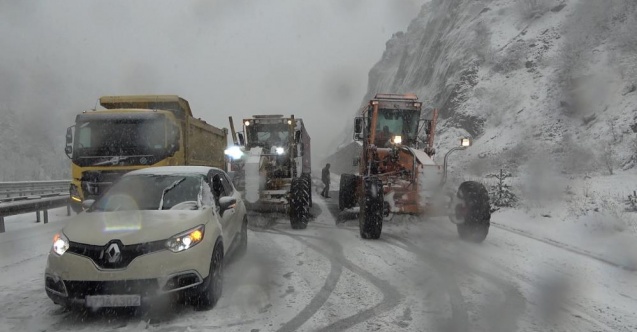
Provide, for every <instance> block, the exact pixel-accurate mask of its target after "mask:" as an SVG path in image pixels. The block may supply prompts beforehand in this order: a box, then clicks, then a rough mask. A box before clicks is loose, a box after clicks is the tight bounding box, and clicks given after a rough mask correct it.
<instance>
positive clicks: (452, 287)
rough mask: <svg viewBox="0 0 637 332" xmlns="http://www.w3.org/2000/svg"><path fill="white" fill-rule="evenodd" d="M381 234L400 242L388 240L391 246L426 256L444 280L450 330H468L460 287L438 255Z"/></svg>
mask: <svg viewBox="0 0 637 332" xmlns="http://www.w3.org/2000/svg"><path fill="white" fill-rule="evenodd" d="M383 236H385V237H388V238H390V239H392V240H394V241H397V242H398V243H400V244H397V243H392V242H390V241H388V243H389V244H391V245H393V246H396V247H398V248H401V249H403V250H405V251H407V252H410V253H412V254H415V255H416V256H418V257H427V258H428V261H427V263H432V264H433V266H434V268H435V269H436V271H438V272H439V273H440V274H441V279H442V280H443V281H444V285H445V287H446V292H447V294H448V295H449V302H450V305H451V322H450V323H451V324H450V329H451V331H469V330H470V329H469V315H468V313H467V309H466V305H465V302H464V298H463V296H462V293H461V292H460V287H459V286H458V282H457V281H456V278H454V274H453V273H452V272H451V269H449V268H448V267H447V266H445V264H441V262H439V258H438V257H435V256H433V255H431V254H429V253H427V252H425V251H424V250H422V249H420V248H419V247H418V246H416V245H414V244H412V243H411V242H409V241H408V240H406V239H403V238H401V237H399V236H396V235H393V234H387V233H383ZM401 244H402V245H401Z"/></svg>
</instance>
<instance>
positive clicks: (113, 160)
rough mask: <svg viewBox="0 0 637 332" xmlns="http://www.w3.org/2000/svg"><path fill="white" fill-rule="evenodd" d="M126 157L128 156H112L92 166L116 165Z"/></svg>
mask: <svg viewBox="0 0 637 332" xmlns="http://www.w3.org/2000/svg"><path fill="white" fill-rule="evenodd" d="M126 159H128V156H114V157H113V158H111V159H109V160H105V161H100V162H98V163H95V164H93V165H92V166H101V165H108V164H111V165H117V164H119V162H120V161H124V160H126Z"/></svg>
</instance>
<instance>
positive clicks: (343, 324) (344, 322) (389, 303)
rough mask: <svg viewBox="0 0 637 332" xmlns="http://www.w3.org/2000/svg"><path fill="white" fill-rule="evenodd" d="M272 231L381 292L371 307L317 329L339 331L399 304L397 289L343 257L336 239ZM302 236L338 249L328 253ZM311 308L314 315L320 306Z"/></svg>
mask: <svg viewBox="0 0 637 332" xmlns="http://www.w3.org/2000/svg"><path fill="white" fill-rule="evenodd" d="M273 231H274V232H277V233H280V234H283V235H287V236H289V237H290V238H292V239H294V240H297V241H299V242H301V243H303V244H305V245H306V246H308V247H309V248H311V249H313V250H314V251H316V252H319V253H320V254H322V255H324V256H325V257H328V258H329V259H330V262H331V261H332V260H334V261H335V262H337V263H338V264H340V265H341V266H342V267H345V268H347V269H349V270H350V271H352V272H353V273H355V274H358V275H360V276H361V277H363V278H364V279H365V280H367V281H368V282H370V283H371V284H372V285H374V287H376V288H378V289H379V290H380V291H381V293H382V294H383V300H382V301H381V302H380V303H378V304H376V305H375V306H373V307H371V308H368V309H365V310H363V311H361V312H359V313H356V314H354V315H351V316H348V317H345V318H343V319H340V320H338V321H335V322H333V323H331V324H329V325H328V326H325V327H323V328H321V329H318V330H317V331H341V330H345V329H348V328H351V327H352V326H354V325H356V324H359V323H361V322H364V321H366V320H368V319H370V318H373V317H375V316H376V315H378V314H380V313H383V312H387V311H389V310H391V309H393V308H395V307H396V306H398V304H400V300H401V299H402V295H401V294H400V292H399V291H398V289H397V288H395V287H394V286H392V285H391V284H390V283H389V282H388V281H386V280H382V279H380V278H378V277H376V276H375V275H374V274H372V273H371V272H368V271H367V270H365V269H363V268H361V267H360V266H358V265H356V264H354V263H353V262H352V261H350V260H348V259H347V258H345V255H344V254H343V247H342V246H341V244H340V243H338V242H336V241H333V240H330V239H327V238H323V237H318V236H312V235H297V234H292V233H288V232H285V231H281V230H277V229H274V230H273ZM304 238H311V239H315V240H318V241H323V242H325V243H326V244H327V245H328V248H337V249H338V250H334V253H333V254H334V255H330V253H329V252H328V251H327V250H325V249H324V248H322V247H319V246H317V245H315V244H313V243H311V242H309V241H307V240H305V239H304ZM332 291H333V289H332ZM313 300H314V299H313ZM326 300H327V297H325V301H326ZM325 301H323V303H321V306H322V305H323V304H324V303H325ZM310 304H311V302H310ZM308 306H309V305H308ZM306 308H307V307H306ZM311 309H312V310H313V311H314V312H313V313H312V315H314V314H315V313H316V311H318V309H320V307H315V306H313V307H312V308H311ZM304 310H305V309H304ZM302 312H303V311H302ZM299 315H300V314H299ZM297 316H298V315H297ZM311 317H312V316H307V315H305V316H304V317H303V318H305V321H307V320H308V319H309V318H311ZM295 318H296V317H295ZM295 318H294V319H295ZM294 319H293V320H294ZM305 321H304V322H305ZM286 325H287V324H286ZM299 326H300V325H299ZM284 327H285V326H284ZM279 331H287V330H283V327H282V328H281V329H279Z"/></svg>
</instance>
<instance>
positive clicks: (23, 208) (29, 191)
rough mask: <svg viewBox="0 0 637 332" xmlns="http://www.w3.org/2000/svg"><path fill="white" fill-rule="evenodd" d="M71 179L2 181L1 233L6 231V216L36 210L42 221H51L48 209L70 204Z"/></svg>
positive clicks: (37, 216)
mask: <svg viewBox="0 0 637 332" xmlns="http://www.w3.org/2000/svg"><path fill="white" fill-rule="evenodd" d="M69 184H70V181H69V180H56V181H16V182H0V233H4V232H5V225H4V217H8V216H13V215H17V214H23V213H29V212H35V213H36V218H37V219H36V222H40V212H42V214H43V217H44V223H45V224H46V223H48V222H49V214H48V210H49V209H53V208H57V207H62V206H66V209H67V215H71V209H70V205H69Z"/></svg>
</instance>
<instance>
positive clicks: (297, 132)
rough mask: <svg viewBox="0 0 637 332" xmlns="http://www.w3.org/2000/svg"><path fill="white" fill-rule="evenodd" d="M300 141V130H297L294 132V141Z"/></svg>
mask: <svg viewBox="0 0 637 332" xmlns="http://www.w3.org/2000/svg"><path fill="white" fill-rule="evenodd" d="M300 141H301V131H300V130H297V131H295V132H294V143H299V142H300Z"/></svg>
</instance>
